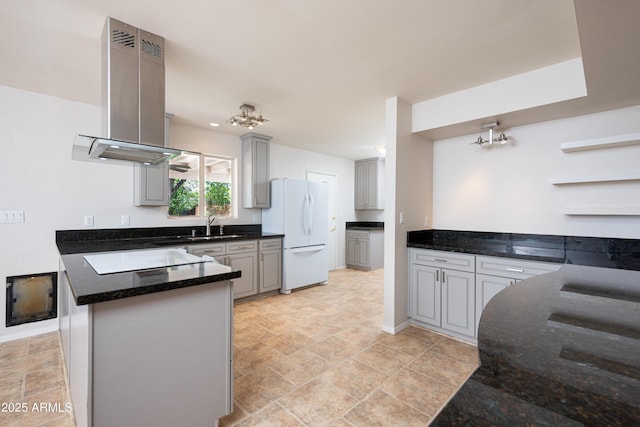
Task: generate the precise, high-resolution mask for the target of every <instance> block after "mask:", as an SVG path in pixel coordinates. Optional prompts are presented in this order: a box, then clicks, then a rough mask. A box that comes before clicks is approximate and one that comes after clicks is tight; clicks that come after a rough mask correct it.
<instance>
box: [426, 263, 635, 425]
mask: <svg viewBox="0 0 640 427" xmlns="http://www.w3.org/2000/svg"><path fill="white" fill-rule="evenodd" d="M478 349H479V353H480V362H481V365H480V367H479V368H478V369H477V370H476V372H475V373H474V374H473V375H472V376H471V378H470V379H469V380H468V381H467V382H466V383H465V384H464V385H463V387H462V388H461V389H460V390H459V391H458V393H457V394H456V395H455V396H454V397H453V398H452V400H451V401H450V402H449V403H448V404H447V405H446V406H445V408H444V409H443V410H442V411H441V412H440V414H439V415H438V416H437V418H436V419H435V420H434V422H433V424H432V425H433V426H452V425H473V426H489V425H553V426H579V425H598V426H600V425H603V426H604V425H606V426H629V425H639V424H640V397H639V396H640V357H639V356H638V355H639V354H640V272H638V271H629V270H618V269H609V268H599V267H586V266H575V265H564V266H562V267H561V269H560V270H559V271H557V272H553V273H547V274H543V275H540V276H535V277H532V278H530V279H527V280H524V281H522V282H520V283H518V285H516V286H511V287H508V288H507V289H505V290H504V291H502V292H500V293H499V294H498V295H496V296H495V297H494V298H493V299H492V300H491V301H490V302H489V304H488V305H487V307H486V308H485V310H484V311H483V314H482V318H481V320H480V326H479V332H478Z"/></svg>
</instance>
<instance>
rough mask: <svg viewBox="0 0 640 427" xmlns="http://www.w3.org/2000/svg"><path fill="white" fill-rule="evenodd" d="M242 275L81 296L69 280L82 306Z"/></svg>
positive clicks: (77, 300) (217, 275) (226, 274)
mask: <svg viewBox="0 0 640 427" xmlns="http://www.w3.org/2000/svg"><path fill="white" fill-rule="evenodd" d="M241 275H242V273H241V272H240V271H237V270H236V271H231V272H229V273H221V274H216V275H213V276H203V277H198V278H193V279H184V280H178V281H175V282H167V283H164V284H154V285H148V286H140V287H137V288H129V289H122V290H116V291H108V292H101V293H95V294H91V295H81V296H77V295H76V292H75V289H74V286H73V285H71V280H70V279H69V282H70V288H71V292H72V293H73V299H74V300H75V302H76V305H78V306H80V305H89V304H96V303H100V302H107V301H114V300H118V299H124V298H130V297H135V296H140V295H148V294H154V293H157V292H165V291H169V290H172V289H181V288H188V287H190V286H198V285H204V284H207V283H214V282H222V281H226V280H231V279H236V278H238V277H240V276H241Z"/></svg>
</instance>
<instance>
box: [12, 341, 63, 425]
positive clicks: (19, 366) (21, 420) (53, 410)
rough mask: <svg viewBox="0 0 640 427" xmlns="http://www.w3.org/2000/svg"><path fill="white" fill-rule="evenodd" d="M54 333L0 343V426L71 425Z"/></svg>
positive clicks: (60, 354) (57, 344)
mask: <svg viewBox="0 0 640 427" xmlns="http://www.w3.org/2000/svg"><path fill="white" fill-rule="evenodd" d="M62 360H63V359H62V352H61V349H60V339H59V335H58V333H57V332H52V333H48V334H43V335H38V336H36V337H33V338H25V339H21V340H15V341H10V342H6V343H2V344H0V405H1V406H0V426H3V427H4V426H7V427H8V426H16V427H18V426H19V427H23V426H24V427H26V426H28V427H36V426H42V427H44V426H46V427H70V426H73V425H74V422H73V419H72V416H73V414H72V412H67V409H71V408H70V407H65V404H68V403H69V402H70V400H69V397H68V394H67V388H66V386H65V382H64V374H63V368H62Z"/></svg>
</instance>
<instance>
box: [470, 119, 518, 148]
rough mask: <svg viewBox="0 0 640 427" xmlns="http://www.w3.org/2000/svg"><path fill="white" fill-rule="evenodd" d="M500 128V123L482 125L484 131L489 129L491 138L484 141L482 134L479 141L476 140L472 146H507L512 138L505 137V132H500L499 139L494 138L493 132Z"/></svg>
mask: <svg viewBox="0 0 640 427" xmlns="http://www.w3.org/2000/svg"><path fill="white" fill-rule="evenodd" d="M499 127H500V123H498V122H491V123H485V124H483V125H482V130H484V129H489V138H488V139H483V138H482V134H480V136H479V137H478V139H476V140H475V141H474V142H472V144H476V145H483V144H489V145H493V144H494V143H498V144H506V143H507V142H509V139H510V137H508V136H507V135H505V134H504V132H500V135H498V137H497V138H494V137H493V130H494V129H496V128H499Z"/></svg>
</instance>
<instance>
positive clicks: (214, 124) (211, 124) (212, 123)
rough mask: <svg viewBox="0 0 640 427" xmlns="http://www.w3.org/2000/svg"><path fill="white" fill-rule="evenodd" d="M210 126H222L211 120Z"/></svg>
mask: <svg viewBox="0 0 640 427" xmlns="http://www.w3.org/2000/svg"><path fill="white" fill-rule="evenodd" d="M209 126H213V127H214V128H217V127H218V126H220V124H219V123H215V122H211V123H209Z"/></svg>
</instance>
